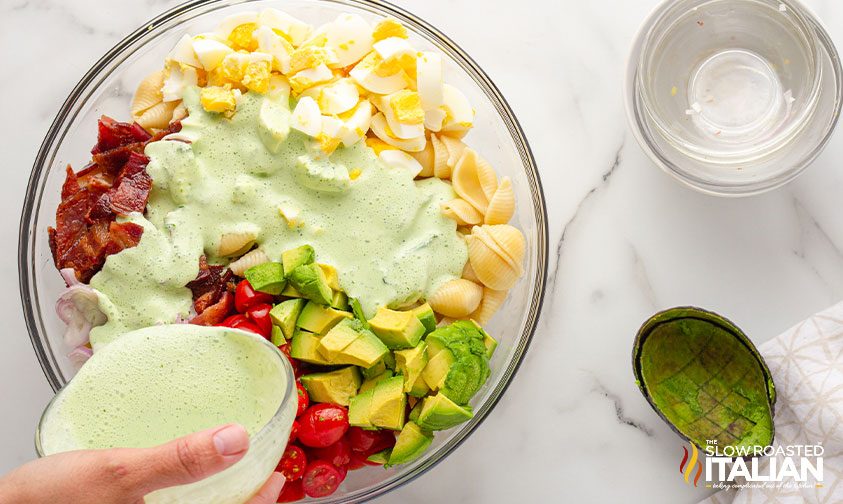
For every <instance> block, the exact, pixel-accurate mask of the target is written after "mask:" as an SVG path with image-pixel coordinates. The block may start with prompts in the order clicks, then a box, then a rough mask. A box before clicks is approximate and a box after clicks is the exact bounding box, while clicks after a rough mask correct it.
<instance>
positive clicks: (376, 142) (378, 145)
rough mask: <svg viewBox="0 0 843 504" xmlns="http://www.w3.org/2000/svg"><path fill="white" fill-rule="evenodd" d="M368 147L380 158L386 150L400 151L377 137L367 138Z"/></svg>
mask: <svg viewBox="0 0 843 504" xmlns="http://www.w3.org/2000/svg"><path fill="white" fill-rule="evenodd" d="M366 145H367V146H368V147H369V148H370V149H372V150H373V151H375V155H376V156H380V155H381V152H383V151H385V150H398V148H397V147H393V146H392V145H389V144H388V143H386V142H384V141H383V140H381V139H380V138H378V137H376V136H370V137H366Z"/></svg>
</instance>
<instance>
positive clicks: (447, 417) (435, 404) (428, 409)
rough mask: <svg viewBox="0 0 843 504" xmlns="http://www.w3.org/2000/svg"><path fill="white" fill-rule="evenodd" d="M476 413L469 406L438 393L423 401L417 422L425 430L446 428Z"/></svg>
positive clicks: (468, 418)
mask: <svg viewBox="0 0 843 504" xmlns="http://www.w3.org/2000/svg"><path fill="white" fill-rule="evenodd" d="M472 416H474V414H473V413H472V412H471V409H470V408H469V407H463V406H460V405H459V404H457V403H455V402H454V401H452V400H450V399H448V398H447V397H445V396H444V395H442V394H436V395H433V396H430V397H427V398H425V400H424V401H422V409H421V411H420V412H419V418H418V420H417V423H418V424H419V427H421V428H422V429H425V430H432V431H434V430H445V429H450V428H451V427H453V426H455V425H459V424H461V423H463V422H465V421H467V420H470V419H471V417H472Z"/></svg>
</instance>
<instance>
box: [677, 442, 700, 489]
mask: <svg viewBox="0 0 843 504" xmlns="http://www.w3.org/2000/svg"><path fill="white" fill-rule="evenodd" d="M688 444H689V445H691V460H688V449H687V448H685V447H684V446H683V447H682V451H684V452H685V454H684V455H683V456H682V462H680V463H679V474H681V475H682V476H683V477H684V479H685V483H690V482H691V481H690V478H691V473H692V472H694V468H696V470H697V473H696V474H695V475H694V486H697V483H699V481H700V476H702V462H700V461H699V456H700V453H699V451H698V450H697V447H696V446H694V443H688ZM686 463H687V464H686Z"/></svg>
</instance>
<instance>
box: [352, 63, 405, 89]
mask: <svg viewBox="0 0 843 504" xmlns="http://www.w3.org/2000/svg"><path fill="white" fill-rule="evenodd" d="M373 54H375V53H371V54H370V55H369V56H366V57H365V58H363V60H362V61H361V62H360V63H358V64H357V65H356V66H355V67H354V68H352V69H351V71H350V72H349V73H348V75H349V76H350V77H351V78H352V79H354V81H355V82H357V83H358V84H360V87H362V88H363V89H365V90H366V91H369V92H370V93H375V94H389V93H394V92H396V91H401V90H402V89H404V88H406V87H407V74H406V73H404V71H403V70H399V71H398V72H396V73H394V74H392V75H387V76H384V77H381V76H380V75H378V74H377V72H376V66H377V65H376V64H375V60H374V58H372V57H371V56H372V55H373Z"/></svg>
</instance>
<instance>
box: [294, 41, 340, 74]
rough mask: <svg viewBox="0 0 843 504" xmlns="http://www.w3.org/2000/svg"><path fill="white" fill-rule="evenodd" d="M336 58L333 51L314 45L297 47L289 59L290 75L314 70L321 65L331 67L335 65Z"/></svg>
mask: <svg viewBox="0 0 843 504" xmlns="http://www.w3.org/2000/svg"><path fill="white" fill-rule="evenodd" d="M336 62H337V57H336V56H335V55H334V54H333V51H331V50H330V49H326V48H324V47H320V46H316V45H308V46H304V47H299V48H298V49H296V50H295V52H293V55H292V56H291V58H290V73H296V72H300V71H302V70H307V69H309V68H316V67H318V66H319V65H321V64H323V63H324V64H325V65H327V66H331V65H334V64H336Z"/></svg>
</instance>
